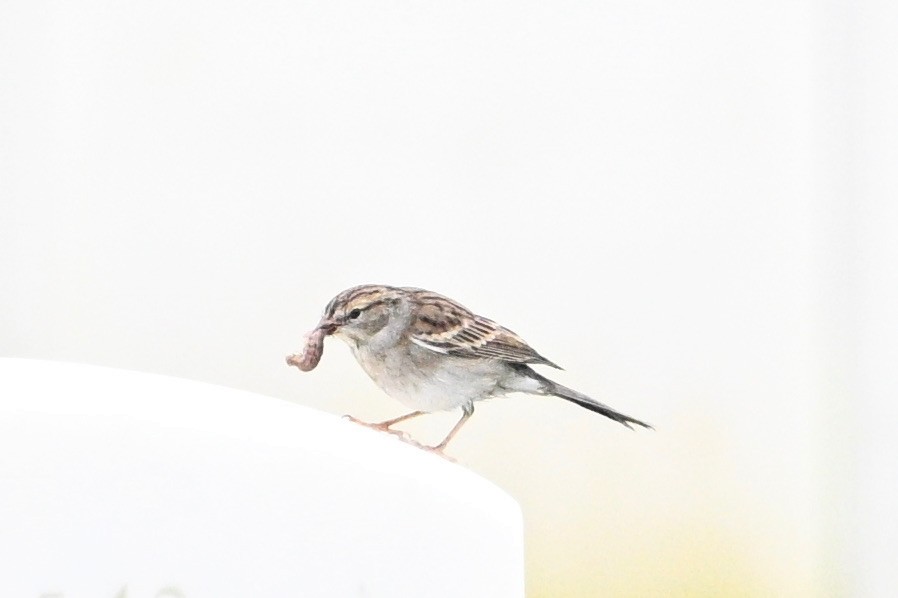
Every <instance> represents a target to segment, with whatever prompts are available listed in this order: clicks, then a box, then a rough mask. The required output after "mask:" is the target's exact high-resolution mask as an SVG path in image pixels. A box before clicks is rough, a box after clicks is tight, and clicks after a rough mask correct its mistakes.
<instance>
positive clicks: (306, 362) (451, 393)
mask: <svg viewBox="0 0 898 598" xmlns="http://www.w3.org/2000/svg"><path fill="white" fill-rule="evenodd" d="M331 335H333V336H336V337H338V338H340V339H341V340H343V341H344V342H346V344H348V345H349V348H350V349H351V350H352V354H353V355H354V356H355V358H356V360H357V361H358V362H359V365H361V366H362V369H363V370H365V373H367V374H368V376H369V377H370V378H371V379H372V380H373V381H374V382H375V384H377V385H378V386H379V387H380V388H381V389H382V390H383V391H384V392H385V393H386V394H387V395H389V396H390V397H392V398H394V399H396V400H397V401H399V402H400V403H402V404H403V405H404V406H406V407H407V408H409V409H411V410H412V411H411V412H410V413H407V414H405V415H402V416H400V417H397V418H394V419H390V420H387V421H384V422H380V423H366V422H362V421H359V420H356V419H355V418H350V419H352V420H353V421H356V422H357V423H360V424H363V425H366V426H369V427H372V428H375V429H378V430H381V431H385V432H389V433H391V434H396V435H397V436H400V437H403V438H404V439H406V440H408V439H407V437H406V436H405V434H404V433H402V432H397V431H396V430H393V429H392V426H394V425H395V424H398V423H399V422H402V421H405V420H408V419H411V418H413V417H418V416H420V415H424V414H427V413H432V412H435V411H444V410H451V409H458V408H461V410H462V415H461V418H460V419H459V420H458V422H457V423H456V424H455V426H454V427H453V428H452V429H451V430H450V431H449V433H448V434H447V435H446V437H445V438H444V439H443V440H442V442H440V443H439V444H436V445H434V446H422V445H418V446H422V448H426V449H429V450H432V451H435V452H438V453H442V452H443V450H444V449H445V448H446V445H448V444H449V441H451V440H452V438H454V437H455V435H456V434H457V433H458V431H459V430H460V429H461V427H462V426H463V425H464V424H465V422H466V421H468V419H469V418H470V417H471V416H472V415H473V414H474V403H476V402H477V401H482V400H484V399H489V398H492V397H499V396H504V395H507V394H509V393H514V392H522V393H529V394H533V395H551V396H556V397H560V398H562V399H564V400H566V401H570V402H572V403H575V404H577V405H579V406H581V407H584V408H586V409H589V410H590V411H594V412H595V413H599V414H601V415H604V416H605V417H607V418H610V419H612V420H614V421H616V422H618V423H620V424H623V425H624V426H627V427H628V428H630V429H633V428H632V426H631V424H635V425H637V426H642V427H643V428H649V429H651V428H652V426H650V425H649V424H647V423H645V422H643V421H640V420H638V419H635V418H633V417H630V416H629V415H624V414H623V413H621V412H620V411H617V410H615V409H613V408H611V407H609V406H608V405H605V404H604V403H600V402H599V401H596V400H595V399H592V398H590V397H588V396H586V395H585V394H582V393H580V392H577V391H576V390H573V389H571V388H568V387H566V386H563V385H561V384H559V383H557V382H554V381H552V380H550V379H548V378H546V377H545V376H543V375H541V374H539V373H538V372H536V371H535V370H534V369H533V367H531V366H534V365H544V366H549V367H552V368H557V369H561V368H560V367H559V366H558V365H556V364H555V363H553V362H551V361H549V360H548V359H546V358H545V357H543V356H542V355H540V354H539V353H537V352H536V351H535V350H534V349H533V348H531V347H530V345H528V344H527V343H526V342H525V341H524V339H522V338H521V337H520V336H518V335H517V334H515V333H514V332H512V331H511V330H509V329H508V328H505V327H504V326H500V325H499V324H497V323H496V322H494V321H492V320H490V319H488V318H484V317H483V316H479V315H477V314H475V313H473V312H472V311H471V310H469V309H467V308H466V307H464V306H463V305H461V304H460V303H458V302H456V301H453V300H452V299H449V298H448V297H445V296H443V295H440V294H437V293H433V292H431V291H426V290H424V289H418V288H411V287H393V286H385V285H370V284H369V285H362V286H357V287H352V288H350V289H347V290H345V291H343V292H341V293H339V294H338V295H337V296H336V297H334V298H333V299H331V301H330V303H328V304H327V307H325V309H324V315H323V316H322V317H321V320H320V321H319V322H318V325H317V326H316V327H315V328H314V329H313V330H312V331H311V332H310V333H309V334H308V335H307V336H306V339H307V340H306V346H305V348H304V350H303V352H302V354H300V355H291V356H288V358H287V363H288V364H289V365H295V366H297V367H299V368H300V369H301V370H303V371H309V370H311V369H313V368H314V367H315V366H316V365H317V364H318V361H319V360H320V359H321V355H322V353H323V342H324V338H325V337H327V336H331ZM414 444H417V443H414Z"/></svg>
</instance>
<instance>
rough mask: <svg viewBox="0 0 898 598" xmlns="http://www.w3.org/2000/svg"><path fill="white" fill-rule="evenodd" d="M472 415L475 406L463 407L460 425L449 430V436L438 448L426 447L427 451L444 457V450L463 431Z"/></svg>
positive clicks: (457, 424)
mask: <svg viewBox="0 0 898 598" xmlns="http://www.w3.org/2000/svg"><path fill="white" fill-rule="evenodd" d="M472 415H474V405H472V404H470V403H469V404H467V405H464V406H463V407H462V414H461V419H460V420H458V423H456V424H455V426H453V428H452V429H451V430H449V434H447V435H446V437H445V438H443V442H441V443H439V444H438V445H436V446H431V447H426V448H427V450H429V451H432V452H434V453H439V454H441V455H442V454H443V449H444V448H446V445H447V444H449V441H450V440H452V437H453V436H455V435H456V434H457V433H458V431H459V430H461V427H462V426H463V425H464V423H465V422H466V421H468V418H469V417H471V416H472Z"/></svg>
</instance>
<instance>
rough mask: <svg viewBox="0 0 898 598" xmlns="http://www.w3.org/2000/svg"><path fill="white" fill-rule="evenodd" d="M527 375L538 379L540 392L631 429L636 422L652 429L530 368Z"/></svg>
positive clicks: (648, 426)
mask: <svg viewBox="0 0 898 598" xmlns="http://www.w3.org/2000/svg"><path fill="white" fill-rule="evenodd" d="M528 369H530V368H528ZM528 375H530V376H532V377H533V378H534V379H536V380H537V381H539V382H540V383H541V385H542V392H544V393H545V394H550V395H555V396H556V397H561V398H562V399H564V400H566V401H570V402H571V403H576V404H577V405H580V406H581V407H585V408H586V409H589V410H590V411H595V412H596V413H601V414H602V415H604V416H605V417H607V418H609V419H613V420H614V421H616V422H618V423H621V424H623V425H625V426H627V427H628V428H630V429H631V430H632V429H633V426H631V425H630V424H636V425H637V426H642V427H643V428H649V429H650V430H651V429H654V428H652V426H650V425H649V424H647V423H645V422H643V421H639V420H638V419H636V418H633V417H630V416H629V415H624V414H623V413H621V412H620V411H617V410H615V409H612V408H611V407H609V406H608V405H605V404H604V403H600V402H598V401H596V400H595V399H592V398H590V397H588V396H586V395H585V394H583V393H579V392H577V391H576V390H574V389H573V388H568V387H567V386H563V385H561V384H558V383H557V382H553V381H552V380H549V379H548V378H546V377H544V376H540V375H539V374H537V373H536V372H535V371H533V370H532V369H530V372H528Z"/></svg>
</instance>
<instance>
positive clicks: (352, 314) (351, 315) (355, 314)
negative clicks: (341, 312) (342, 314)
mask: <svg viewBox="0 0 898 598" xmlns="http://www.w3.org/2000/svg"><path fill="white" fill-rule="evenodd" d="M360 315H362V310H360V309H359V308H358V307H357V308H355V309H354V310H352V311H351V312H349V319H350V320H355V319H356V318H358V317H359V316H360Z"/></svg>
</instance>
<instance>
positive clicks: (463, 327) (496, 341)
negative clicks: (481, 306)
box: [411, 293, 561, 369]
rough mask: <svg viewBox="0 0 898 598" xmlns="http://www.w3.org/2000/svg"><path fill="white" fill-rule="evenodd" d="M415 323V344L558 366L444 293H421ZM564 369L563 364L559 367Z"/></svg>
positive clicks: (457, 353) (462, 354)
mask: <svg viewBox="0 0 898 598" xmlns="http://www.w3.org/2000/svg"><path fill="white" fill-rule="evenodd" d="M418 298H419V300H420V302H421V304H420V307H419V309H418V312H417V314H416V316H415V321H414V322H413V324H412V337H411V338H412V342H414V343H415V344H416V345H418V346H421V347H424V348H426V349H430V350H431V351H436V352H437V353H443V354H446V355H455V356H457V357H472V358H473V357H479V358H486V359H499V360H502V361H507V362H509V363H537V364H545V365H549V366H552V367H554V368H558V366H557V365H555V364H554V363H552V362H551V361H549V360H548V359H546V358H545V357H543V356H542V355H540V354H539V353H537V352H536V351H534V350H533V348H531V347H530V345H528V344H527V343H526V342H525V341H524V339H522V338H521V337H519V336H518V335H517V334H515V333H514V332H512V331H511V330H509V329H507V328H505V327H503V326H500V325H499V324H497V323H495V322H493V321H492V320H489V319H487V318H484V317H481V316H478V315H475V314H473V313H472V312H470V311H469V310H468V309H466V308H465V307H463V306H461V305H459V304H458V303H455V302H454V301H452V300H450V299H447V298H446V297H443V296H441V295H437V294H435V293H433V294H430V293H428V294H426V295H425V294H422V295H419V297H418ZM558 369H561V368H558Z"/></svg>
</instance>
